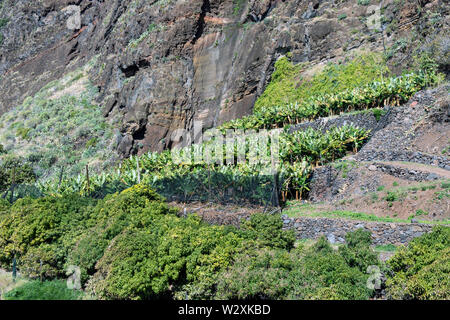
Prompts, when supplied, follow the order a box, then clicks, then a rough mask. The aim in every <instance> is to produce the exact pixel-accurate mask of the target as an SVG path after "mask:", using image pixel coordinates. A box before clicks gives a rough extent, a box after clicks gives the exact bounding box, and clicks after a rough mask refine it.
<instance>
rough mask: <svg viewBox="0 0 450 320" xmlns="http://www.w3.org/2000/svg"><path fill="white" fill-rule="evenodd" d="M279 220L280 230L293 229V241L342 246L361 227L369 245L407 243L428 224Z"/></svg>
mask: <svg viewBox="0 0 450 320" xmlns="http://www.w3.org/2000/svg"><path fill="white" fill-rule="evenodd" d="M282 218H283V225H284V226H283V228H284V229H294V230H295V232H296V236H297V239H317V238H319V237H321V236H325V237H327V238H328V240H329V241H330V242H331V243H344V242H345V234H346V233H347V232H349V231H355V230H357V229H358V228H363V229H365V230H368V231H370V232H371V233H372V239H373V244H376V245H378V244H394V245H400V244H407V243H408V242H410V241H411V240H412V239H414V238H416V237H419V236H421V235H423V234H424V233H427V232H430V231H431V230H432V228H433V226H432V225H427V224H421V223H385V222H366V221H356V220H345V219H330V218H307V217H300V218H289V217H288V216H286V215H283V216H282Z"/></svg>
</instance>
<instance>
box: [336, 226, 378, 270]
mask: <svg viewBox="0 0 450 320" xmlns="http://www.w3.org/2000/svg"><path fill="white" fill-rule="evenodd" d="M345 240H346V242H347V246H342V247H339V252H340V253H341V255H342V257H343V258H344V259H345V261H346V262H347V264H348V265H349V266H350V267H357V268H358V269H359V270H360V271H361V272H366V271H367V268H368V267H369V266H372V265H378V263H379V262H378V257H377V255H376V253H375V252H374V251H373V250H372V249H371V248H370V245H371V244H372V235H371V233H370V231H364V230H362V229H358V230H356V231H353V232H349V233H347V234H346V236H345Z"/></svg>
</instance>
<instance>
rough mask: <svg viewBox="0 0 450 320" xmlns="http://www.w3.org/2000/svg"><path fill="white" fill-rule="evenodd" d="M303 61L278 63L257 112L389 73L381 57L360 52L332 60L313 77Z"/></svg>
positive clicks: (281, 61)
mask: <svg viewBox="0 0 450 320" xmlns="http://www.w3.org/2000/svg"><path fill="white" fill-rule="evenodd" d="M305 69H306V67H305V65H304V64H298V65H294V64H293V63H292V62H290V61H289V59H288V58H287V57H283V58H281V59H279V60H278V61H277V62H276V63H275V71H274V72H273V74H272V78H271V81H270V83H269V85H268V86H267V88H266V90H265V91H264V93H263V94H262V95H261V96H260V97H259V98H258V100H257V101H256V103H255V111H263V110H264V109H265V108H267V107H271V106H278V105H287V104H290V103H302V102H303V101H305V100H308V99H309V98H311V97H313V96H317V95H323V94H336V93H339V92H341V91H346V90H349V89H353V88H356V87H360V86H363V85H367V84H369V83H372V82H375V81H381V80H382V79H383V78H384V77H386V76H388V75H389V70H388V68H387V67H386V65H385V63H384V62H383V59H382V56H381V55H379V54H374V53H367V54H361V55H358V56H357V57H355V58H353V59H351V60H349V61H344V62H342V63H340V64H333V63H330V64H328V65H326V66H325V67H324V68H323V70H321V71H319V72H317V73H315V74H314V75H313V76H311V77H310V78H307V76H302V71H305Z"/></svg>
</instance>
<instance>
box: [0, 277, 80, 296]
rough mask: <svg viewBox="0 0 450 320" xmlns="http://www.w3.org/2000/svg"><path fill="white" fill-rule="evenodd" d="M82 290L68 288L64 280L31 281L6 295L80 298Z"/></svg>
mask: <svg viewBox="0 0 450 320" xmlns="http://www.w3.org/2000/svg"><path fill="white" fill-rule="evenodd" d="M82 296H83V293H82V292H81V291H74V290H70V289H68V288H67V284H66V282H65V281H62V280H54V281H43V282H40V281H37V280H35V281H31V282H28V283H25V284H24V285H22V286H20V287H18V288H15V289H13V290H11V291H9V292H7V293H6V294H5V295H4V298H5V300H79V299H81V297H82Z"/></svg>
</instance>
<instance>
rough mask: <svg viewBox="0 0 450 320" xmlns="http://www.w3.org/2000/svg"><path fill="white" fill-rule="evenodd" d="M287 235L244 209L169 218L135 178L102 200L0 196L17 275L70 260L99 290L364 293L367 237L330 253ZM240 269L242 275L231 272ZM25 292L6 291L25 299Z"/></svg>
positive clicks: (59, 270) (0, 218)
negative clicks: (216, 219)
mask: <svg viewBox="0 0 450 320" xmlns="http://www.w3.org/2000/svg"><path fill="white" fill-rule="evenodd" d="M349 237H351V238H352V239H353V238H354V237H355V236H352V235H349ZM369 238H370V237H369ZM349 239H350V238H349ZM361 239H366V240H364V241H363V240H361ZM294 240H295V239H294V236H293V233H292V231H283V230H282V221H281V219H280V216H279V215H262V214H257V215H254V216H252V218H251V219H250V220H249V221H247V222H245V223H243V225H242V226H241V228H240V229H237V228H235V227H223V226H211V225H208V224H206V223H203V222H201V221H200V219H199V218H198V217H196V216H189V217H188V218H180V217H178V216H177V215H176V214H175V211H174V210H172V209H170V208H168V207H167V205H166V204H165V203H164V202H163V201H162V199H161V197H160V196H158V195H157V194H156V193H154V192H153V191H152V190H150V189H148V188H146V187H144V186H142V185H137V186H134V187H132V188H130V189H127V190H125V191H123V192H121V193H120V194H119V193H116V194H114V195H110V196H108V197H106V198H105V199H103V200H94V199H88V198H86V197H80V196H79V195H73V196H72V197H67V196H66V197H63V198H54V197H44V198H40V199H22V200H18V201H16V203H14V204H13V205H9V204H7V203H3V205H2V208H1V213H0V246H1V247H2V248H4V249H5V250H3V251H2V252H1V256H0V266H1V267H3V268H10V266H11V261H12V258H13V256H14V255H15V256H16V257H17V258H18V261H19V264H18V265H19V269H20V271H21V273H22V274H24V275H27V276H30V277H42V278H44V279H53V278H55V277H64V275H65V268H67V266H68V265H77V266H79V267H80V268H81V270H82V282H83V284H84V285H85V286H87V291H89V292H93V293H94V294H95V295H96V296H97V297H99V298H105V299H149V298H162V297H167V298H185V297H186V296H187V297H189V298H192V299H208V298H214V297H241V298H250V297H255V298H263V297H270V298H292V297H296V298H341V299H354V298H355V299H367V298H368V297H370V295H371V293H372V291H371V290H368V289H367V288H366V287H365V283H366V280H367V277H368V275H367V274H366V273H365V270H363V269H364V268H365V265H364V261H367V263H369V262H370V263H372V262H374V263H377V262H376V261H374V260H373V259H367V256H371V254H370V252H371V251H370V250H369V247H368V246H369V244H370V243H369V242H367V236H365V237H361V235H356V239H355V240H352V241H349V245H348V247H346V249H345V250H343V249H340V251H335V250H333V249H332V248H331V247H330V245H329V244H328V243H327V241H326V240H324V239H322V240H321V241H319V243H318V244H317V245H316V246H314V247H312V248H305V247H303V246H298V247H297V248H294ZM368 250H369V251H368ZM270 255H274V256H276V257H278V258H277V259H268V257H269V258H270ZM251 257H254V258H255V259H253V258H251ZM248 259H251V260H252V263H251V264H248V263H246V262H245V261H248ZM363 260H364V261H363ZM264 261H266V262H265V263H264ZM267 263H269V265H267ZM269 266H270V267H269ZM242 268H244V269H246V272H245V274H247V276H246V277H247V278H244V279H242V277H241V276H239V275H240V274H241V273H240V272H241V271H242ZM247 271H248V272H247ZM260 273H262V274H264V277H267V278H268V279H272V281H277V282H279V283H278V284H277V287H278V289H277V290H276V291H272V290H274V289H276V288H275V287H273V288H270V289H267V290H266V289H265V288H266V287H265V286H269V287H271V285H270V283H266V284H264V283H261V281H260V279H258V277H259V276H258V275H259V274H260ZM280 275H284V276H283V278H279V276H280ZM89 279H90V280H89ZM87 280H89V281H87ZM254 281H257V283H256V284H255V283H253V282H254ZM284 284H286V285H284ZM304 284H305V285H304ZM306 284H307V285H306ZM34 285H36V284H34V283H32V284H30V285H29V286H34ZM255 285H257V287H255ZM49 286H50V284H49ZM52 286H55V287H58V285H56V284H53V285H52ZM258 286H259V287H258ZM238 287H241V289H239V292H235V291H234V289H233V288H238ZM269 287H267V288H269ZM42 290H44V291H47V289H45V288H43V289H42ZM52 290H53V289H52ZM52 290H50V289H48V291H49V293H48V294H49V295H50V294H52V293H51V291H52ZM55 290H56V289H55ZM28 291H29V290H28V289H27V288H25V289H23V290H22V291H20V290H19V289H18V290H16V291H14V292H12V293H10V294H9V296H10V297H22V296H26V297H28V296H27V293H26V292H28Z"/></svg>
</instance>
